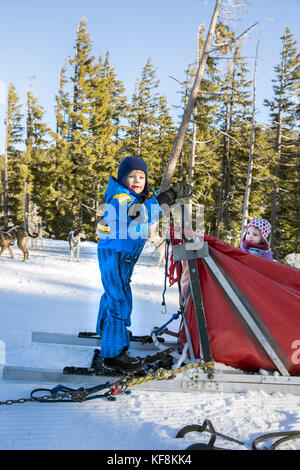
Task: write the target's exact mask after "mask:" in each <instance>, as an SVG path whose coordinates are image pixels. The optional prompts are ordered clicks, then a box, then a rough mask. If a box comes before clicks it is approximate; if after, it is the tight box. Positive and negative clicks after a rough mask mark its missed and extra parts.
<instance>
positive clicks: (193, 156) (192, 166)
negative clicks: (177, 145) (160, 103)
mask: <svg viewBox="0 0 300 470" xmlns="http://www.w3.org/2000/svg"><path fill="white" fill-rule="evenodd" d="M201 29H202V28H201V26H199V28H198V36H197V62H196V63H197V70H198V67H199V61H200V57H199V52H200V51H199V40H200V31H201ZM196 120H197V109H196V106H194V119H193V121H194V122H193V137H192V139H193V140H192V150H191V158H190V167H189V184H190V185H191V186H193V183H194V174H195V160H196V142H197V124H196ZM188 211H189V214H190V217H192V198H189V199H188Z"/></svg>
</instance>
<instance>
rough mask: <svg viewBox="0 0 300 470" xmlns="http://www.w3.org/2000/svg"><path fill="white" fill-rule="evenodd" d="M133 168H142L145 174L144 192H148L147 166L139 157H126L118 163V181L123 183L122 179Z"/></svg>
mask: <svg viewBox="0 0 300 470" xmlns="http://www.w3.org/2000/svg"><path fill="white" fill-rule="evenodd" d="M133 170H142V171H143V172H144V173H145V176H146V182H145V188H144V191H143V192H144V193H145V194H146V195H148V194H149V183H148V168H147V163H146V162H145V161H144V160H142V159H141V158H139V157H126V158H124V160H123V161H122V162H121V163H120V166H119V169H118V182H119V183H120V184H124V179H125V178H126V176H127V175H129V173H130V172H131V171H133Z"/></svg>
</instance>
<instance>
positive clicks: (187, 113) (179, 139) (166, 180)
mask: <svg viewBox="0 0 300 470" xmlns="http://www.w3.org/2000/svg"><path fill="white" fill-rule="evenodd" d="M221 3H222V0H216V3H215V9H214V12H213V15H212V18H211V22H210V26H209V30H208V33H207V37H206V41H205V44H204V48H203V51H202V55H201V59H200V62H199V67H198V70H197V73H196V76H195V80H194V84H193V88H192V91H191V94H190V97H189V99H188V102H187V105H186V107H185V110H184V113H183V117H182V121H181V124H180V127H179V130H178V133H177V136H176V139H175V142H174V145H173V149H172V152H171V156H170V159H169V162H168V164H167V166H166V169H165V172H164V175H163V178H162V181H161V184H160V188H159V190H160V191H165V190H166V189H168V187H169V186H170V182H171V178H172V176H173V174H174V171H175V168H176V164H177V161H178V157H179V155H180V152H181V149H182V147H183V143H184V137H185V134H186V131H187V128H188V125H189V121H190V118H191V115H192V113H193V110H194V106H195V102H196V99H197V96H198V93H199V90H200V84H201V80H202V78H203V75H204V71H205V66H206V62H207V58H208V55H209V51H210V48H211V44H212V40H213V36H214V32H215V28H216V24H217V20H218V15H219V12H220V8H221Z"/></svg>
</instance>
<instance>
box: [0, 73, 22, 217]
mask: <svg viewBox="0 0 300 470" xmlns="http://www.w3.org/2000/svg"><path fill="white" fill-rule="evenodd" d="M21 108H22V106H21V105H20V104H19V96H18V94H17V92H16V89H15V86H14V84H13V83H12V82H11V81H10V82H9V85H8V95H7V112H6V122H5V127H6V139H5V160H6V170H5V173H6V176H5V178H4V225H6V224H7V223H8V219H9V218H10V219H11V221H12V222H13V223H15V224H19V223H22V222H23V215H24V194H23V189H24V179H25V174H24V153H23V152H22V151H21V149H20V144H21V143H22V142H23V131H24V128H23V125H22V119H23V115H22V113H21ZM5 180H6V181H5Z"/></svg>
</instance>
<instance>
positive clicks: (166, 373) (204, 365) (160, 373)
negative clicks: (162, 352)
mask: <svg viewBox="0 0 300 470" xmlns="http://www.w3.org/2000/svg"><path fill="white" fill-rule="evenodd" d="M214 366H215V363H214V362H204V361H200V362H195V363H193V364H188V365H186V366H182V367H179V368H177V369H171V370H167V369H158V370H157V371H156V372H154V373H151V372H149V373H148V374H147V375H146V376H145V377H136V378H129V379H128V380H127V382H125V386H126V388H128V387H134V386H136V385H140V384H142V383H145V382H150V381H152V380H169V379H173V378H174V377H175V375H176V374H180V373H181V372H184V371H186V370H190V369H196V368H201V369H203V370H204V372H208V373H212V371H213V369H214Z"/></svg>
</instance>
